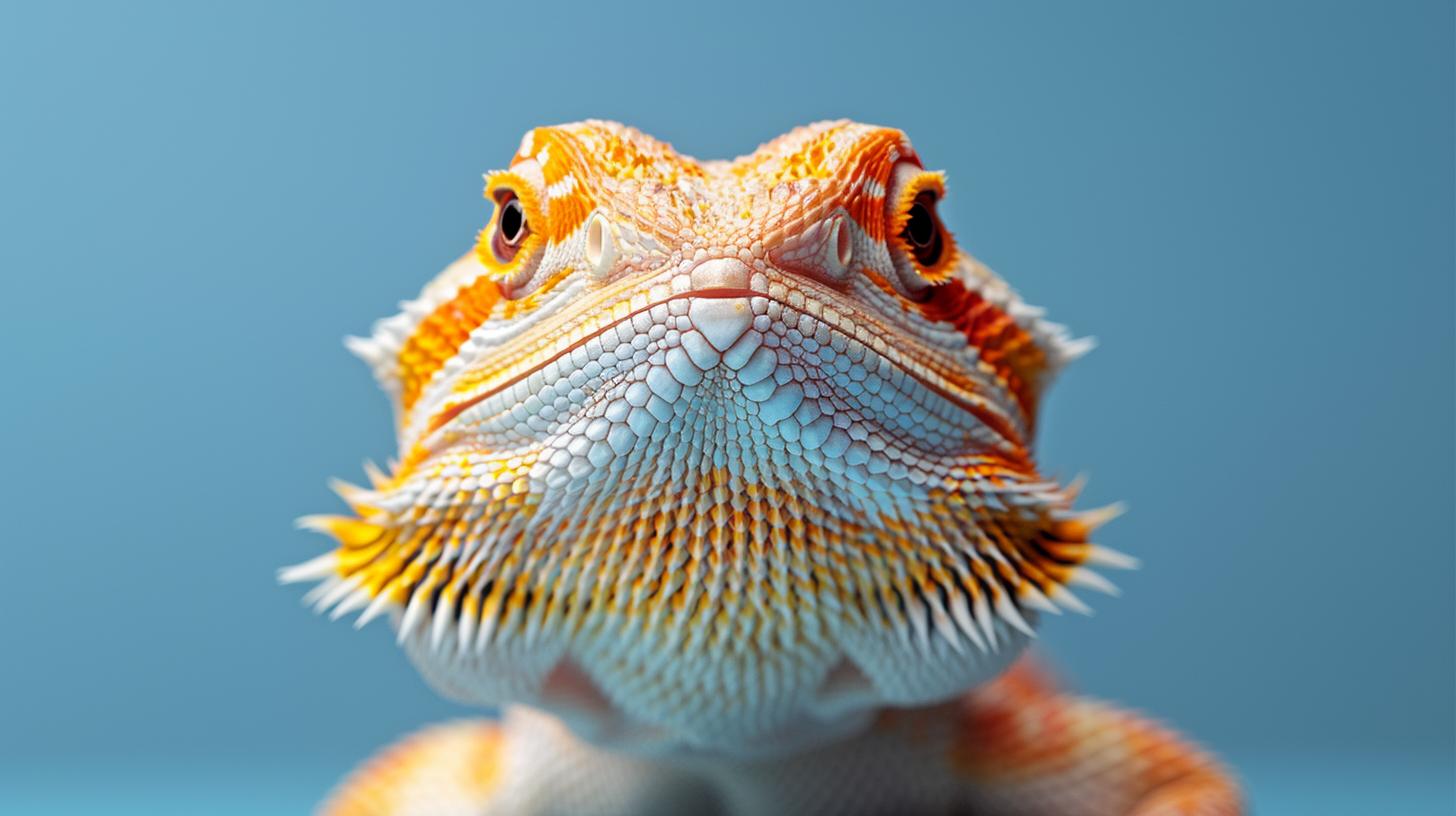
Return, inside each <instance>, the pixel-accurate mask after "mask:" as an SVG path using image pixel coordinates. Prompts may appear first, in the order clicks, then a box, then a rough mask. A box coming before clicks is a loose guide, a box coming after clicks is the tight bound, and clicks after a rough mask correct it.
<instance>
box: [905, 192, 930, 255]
mask: <svg viewBox="0 0 1456 816" xmlns="http://www.w3.org/2000/svg"><path fill="white" fill-rule="evenodd" d="M905 237H906V238H909V239H910V243H912V244H914V245H915V246H918V247H924V246H930V241H931V239H933V238H935V218H934V217H933V216H931V214H930V208H928V207H926V206H925V202H923V201H921V200H920V199H916V200H915V203H914V204H913V205H911V207H910V220H909V221H907V222H906V223H905Z"/></svg>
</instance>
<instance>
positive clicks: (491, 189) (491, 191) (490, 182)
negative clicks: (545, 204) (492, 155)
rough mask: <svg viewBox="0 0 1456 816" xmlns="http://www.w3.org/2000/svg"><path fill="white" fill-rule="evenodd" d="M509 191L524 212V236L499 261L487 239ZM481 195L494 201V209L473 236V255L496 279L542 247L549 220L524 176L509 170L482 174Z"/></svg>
mask: <svg viewBox="0 0 1456 816" xmlns="http://www.w3.org/2000/svg"><path fill="white" fill-rule="evenodd" d="M510 194H514V195H515V197H516V199H517V200H518V201H520V202H521V208H522V210H524V212H525V214H526V237H525V239H524V240H522V241H521V243H520V246H519V247H517V248H516V252H515V255H513V256H512V257H511V258H510V259H509V260H505V261H502V260H501V259H499V258H497V257H496V256H495V250H493V249H492V248H491V239H492V238H493V237H494V235H495V230H496V221H497V219H498V217H499V216H498V211H499V210H500V206H501V204H502V203H503V202H504V201H505V200H506V198H507V197H508V195H510ZM485 198H486V199H487V200H489V201H493V202H495V210H493V211H492V212H491V214H490V223H488V224H487V225H486V226H485V228H484V229H482V230H481V231H480V234H479V235H478V236H477V237H476V240H475V255H476V257H477V258H479V259H480V263H481V265H482V266H484V267H485V268H486V269H488V270H490V272H491V274H493V275H494V276H495V277H496V278H497V279H498V280H500V279H504V278H506V277H507V276H509V275H510V273H511V272H512V271H513V270H515V269H517V268H519V267H520V266H521V265H522V264H524V263H528V262H529V261H530V260H531V259H532V258H533V257H534V256H535V254H536V253H537V252H539V251H540V250H542V249H544V248H545V244H546V241H547V229H548V227H549V224H548V219H547V216H546V211H545V210H543V209H542V207H541V199H540V198H539V197H538V196H537V194H536V188H535V187H534V186H533V185H532V184H530V182H528V181H527V180H526V179H525V178H523V177H522V176H520V175H517V174H516V173H513V172H511V171H509V170H498V171H496V172H494V173H491V174H490V175H489V176H487V177H486V182H485Z"/></svg>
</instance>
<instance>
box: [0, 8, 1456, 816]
mask: <svg viewBox="0 0 1456 816" xmlns="http://www.w3.org/2000/svg"><path fill="white" fill-rule="evenodd" d="M1452 32H1453V14H1452V8H1451V5H1450V4H1449V3H1439V2H1432V3H1421V2H1399V3H1374V2H1370V3H1357V4H1349V3H1309V4H1293V3H1275V4H1271V3H1217V4H1214V3H1209V4H1202V5H1195V4H1191V3H1165V2H1143V3H1116V4H1110V5H1108V4H1090V3H1063V4H1013V3H999V4H977V5H971V4H964V5H962V4H957V5H945V6H932V7H919V6H916V7H911V6H909V5H908V4H907V5H893V6H892V5H886V6H879V7H871V6H855V5H851V4H847V3H834V4H829V5H824V6H821V7H818V8H809V7H802V8H801V7H799V6H797V5H790V4H785V3H772V4H768V5H764V6H752V5H749V4H743V3H733V4H722V5H719V6H716V7H704V8H702V9H699V10H694V9H693V8H690V7H687V6H677V5H661V6H655V7H654V6H645V5H644V6H638V5H632V4H624V3H605V4H597V5H590V6H583V7H572V6H568V5H563V4H560V3H557V4H553V5H552V6H551V7H549V8H548V7H545V6H539V7H538V6H535V5H533V4H530V3H503V4H488V5H487V4H483V3H482V4H479V5H478V6H437V5H434V4H416V5H411V6H409V7H408V8H406V7H405V4H400V5H399V7H394V6H390V5H366V4H356V3H350V4H340V5H337V6H330V5H324V4H309V5H307V7H305V5H304V4H293V3H288V4H263V3H247V4H232V5H231V6H227V7H225V6H212V4H186V5H183V4H177V5H164V4H154V3H142V4H125V5H123V4H108V5H73V4H69V3H51V4H26V7H21V4H8V5H7V6H6V7H5V9H4V10H3V11H0V104H3V110H4V112H3V123H0V224H3V240H0V275H3V281H4V284H3V289H0V293H3V297H0V304H3V306H0V309H3V315H4V316H3V319H0V341H3V344H4V345H3V348H4V365H3V371H4V377H5V386H4V389H3V390H4V394H5V398H4V399H3V401H0V443H3V453H4V461H5V468H4V470H3V472H0V502H3V510H4V519H5V521H4V528H3V529H4V532H3V533H0V535H3V541H4V558H3V565H4V566H3V570H0V576H3V577H0V586H3V591H0V604H3V619H4V625H5V634H4V658H3V669H0V810H4V811H6V812H14V813H20V812H25V813H31V812H49V811H54V812H89V811H91V810H93V809H96V810H103V809H104V810H108V811H118V810H119V811H121V812H126V811H127V810H128V809H133V810H134V811H135V812H143V813H167V812H176V813H194V812H208V813H222V812H237V813H286V812H302V811H304V810H305V809H306V808H307V807H309V806H310V804H311V803H312V802H314V801H316V799H317V798H318V797H319V796H320V795H321V794H322V793H323V792H324V791H325V790H326V789H327V788H328V787H329V786H330V785H332V784H333V782H334V781H335V780H336V779H337V778H338V776H339V775H341V774H342V773H343V772H344V771H345V770H346V769H348V768H349V767H350V766H351V765H352V764H353V763H355V762H356V761H358V760H360V759H362V758H363V757H364V756H366V755H367V754H368V753H369V752H371V751H372V750H373V749H375V748H377V747H379V746H380V745H382V744H383V743H385V742H386V741H388V740H391V739H393V738H395V737H397V736H398V735H400V734H402V733H404V732H406V731H409V730H410V729H413V728H415V727H417V726H419V725H421V724H424V723H427V722H430V721H435V720H440V719H442V718H448V717H455V716H461V715H465V714H468V713H469V712H467V711H466V710H464V709H461V708H458V707H455V706H452V705H450V704H448V703H445V702H443V701H441V700H439V699H437V698H436V697H435V696H434V695H433V694H432V693H430V692H429V691H428V690H427V689H426V688H425V687H424V685H423V683H422V682H421V681H420V680H419V679H418V678H417V677H416V675H415V673H414V671H413V670H412V669H411V668H410V667H409V666H408V665H407V664H406V662H405V660H404V658H403V656H402V655H401V654H399V653H398V652H397V651H396V650H395V649H394V647H393V646H392V645H391V638H390V637H389V634H388V632H387V631H386V628H385V627H384V626H382V625H378V624H376V625H374V626H372V627H370V628H369V629H367V630H365V631H364V632H362V633H355V632H353V631H352V630H351V629H350V628H349V627H348V626H347V625H344V624H330V623H328V622H327V621H326V620H324V619H320V618H317V617H315V616H313V615H311V614H309V613H308V612H306V611H305V610H304V609H302V608H300V606H299V604H298V597H299V595H300V591H299V590H297V589H295V588H284V589H280V588H279V587H277V586H275V584H274V577H273V571H274V568H275V567H278V566H279V565H283V564H291V563H295V562H298V561H302V560H304V559H306V558H308V557H310V556H312V555H314V554H316V553H317V552H320V551H321V548H323V547H324V546H325V542H324V540H323V539H320V538H316V537H312V536H310V535H308V534H305V533H300V532H296V531H294V530H293V529H292V527H291V524H292V519H293V518H294V517H295V516H298V515H301V514H305V513H310V512H319V511H328V510H331V509H336V508H337V507H338V504H337V501H336V499H334V498H333V497H332V495H331V494H329V493H328V491H327V490H326V488H325V480H326V478H327V477H330V476H343V477H346V478H350V479H358V478H360V477H361V472H360V463H361V461H362V460H363V459H365V458H366V457H367V458H372V459H375V460H378V461H382V460H384V459H385V458H387V457H388V456H389V455H390V454H391V453H392V451H391V422H390V418H389V414H388V409H387V406H386V403H385V400H384V398H383V396H382V395H380V394H379V393H378V392H377V391H376V389H375V387H374V384H373V383H372V381H371V379H370V377H369V375H368V373H367V372H366V370H365V368H364V366H363V365H362V364H360V363H358V362H357V361H355V360H353V359H352V358H350V357H349V356H348V355H347V354H346V353H345V352H344V350H343V349H342V347H341V345H340V338H341V337H342V336H343V335H345V334H347V333H362V332H365V331H367V329H368V327H369V325H370V323H371V322H372V321H373V320H374V319H375V318H378V317H383V316H385V315H388V314H391V313H392V312H393V311H394V308H395V303H396V302H397V301H398V300H400V299H401V298H404V297H408V296H412V295H413V294H414V293H415V292H416V291H417V289H418V288H419V286H420V285H421V284H422V283H423V282H424V281H425V280H426V279H427V278H428V277H429V276H431V275H432V274H434V272H435V271H436V270H437V269H438V268H440V267H442V266H443V265H444V264H445V263H446V262H448V261H449V260H451V259H452V258H454V257H455V256H456V255H458V254H459V253H460V252H461V251H462V250H463V249H464V248H465V247H467V246H468V245H469V242H470V241H471V239H472V236H473V234H474V232H475V230H476V229H477V228H478V227H479V226H480V224H481V223H482V221H483V219H484V218H485V217H486V215H487V207H486V205H485V203H484V202H483V201H482V200H481V197H480V187H481V182H480V173H481V172H482V171H485V170H488V169H492V168H496V167H499V166H501V165H502V164H504V163H505V162H507V161H508V159H509V157H510V155H511V153H512V152H513V150H514V148H515V147H516V144H517V142H518V140H519V138H520V136H521V134H522V133H523V132H524V131H525V130H527V129H528V128H530V127H532V126H534V125H538V124H549V123H556V122H561V121H569V120H574V119H580V118H585V117H589V116H595V117H608V118H615V119H619V120H622V121H625V122H628V123H631V124H635V125H637V126H638V127H641V128H643V129H644V130H646V131H647V132H649V133H652V134H655V135H657V136H659V137H661V138H663V139H666V140H669V141H671V142H672V143H673V144H675V145H676V146H677V147H678V148H680V149H681V150H684V151H686V152H689V153H692V154H694V155H698V156H703V157H724V156H731V155H736V154H739V153H743V152H747V151H749V150H751V149H752V148H753V147H754V146H755V145H757V144H758V143H760V142H761V141H764V140H766V139H769V138H771V137H773V136H775V135H777V134H778V133H780V132H782V131H785V130H787V129H789V128H790V127H792V126H794V125H797V124H801V123H805V122H809V121H813V120H816V119H821V118H831V117H842V116H843V117H852V118H856V119H860V120H865V121H870V122H875V123H882V124H890V125H895V126H898V127H901V128H904V129H905V130H906V131H908V132H909V133H910V135H911V136H912V138H913V139H914V140H915V144H916V146H917V148H918V149H919V151H920V153H921V154H922V156H923V157H925V159H926V161H927V163H928V164H930V165H933V166H936V167H940V168H944V169H946V170H947V171H948V172H949V175H950V179H951V186H952V195H951V199H950V202H949V204H950V213H949V215H948V220H949V222H950V224H951V226H952V228H953V229H955V230H956V231H957V233H958V235H959V237H960V240H961V241H962V243H963V244H964V245H965V246H967V247H969V248H970V249H972V251H974V252H976V253H977V254H978V255H979V256H981V257H982V258H983V259H985V260H986V261H987V262H989V263H990V264H992V265H993V266H994V267H996V268H997V269H998V270H999V271H1000V272H1001V273H1002V274H1003V275H1005V276H1006V277H1007V278H1008V279H1009V280H1010V281H1011V282H1012V283H1013V284H1014V285H1015V286H1017V287H1018V288H1019V289H1020V290H1021V291H1022V292H1023V294H1024V295H1026V297H1027V298H1028V299H1029V300H1030V301H1032V302H1034V303H1037V304H1040V305H1044V306H1047V307H1049V308H1050V311H1051V314H1052V315H1053V317H1055V318H1057V319H1060V320H1062V321H1064V322H1067V323H1069V324H1070V325H1071V326H1072V327H1073V328H1074V329H1075V330H1077V331H1078V332H1080V333H1090V334H1095V335H1096V336H1097V337H1098V338H1099V340H1100V341H1101V345H1100V348H1099V349H1098V351H1096V352H1095V353H1094V354H1093V355H1091V356H1090V357H1088V358H1086V359H1085V360H1083V361H1081V362H1079V363H1078V364H1076V365H1075V366H1074V367H1072V368H1071V369H1070V370H1069V371H1068V373H1067V374H1066V376H1065V378H1064V379H1063V381H1062V382H1061V383H1060V384H1059V385H1058V386H1057V387H1056V388H1055V389H1054V390H1053V391H1052V393H1051V396H1050V402H1049V406H1048V409H1047V414H1046V417H1047V421H1046V424H1045V428H1044V435H1043V438H1042V440H1041V448H1040V451H1041V453H1040V456H1041V460H1042V461H1043V463H1044V464H1045V465H1046V467H1047V469H1048V470H1050V471H1052V472H1054V473H1057V474H1060V475H1062V476H1064V477H1066V476H1071V475H1074V474H1076V473H1078V472H1081V471H1084V470H1085V471H1087V472H1089V473H1091V474H1092V476H1093V479H1092V481H1091V485H1090V488H1089V490H1088V505H1089V506H1091V505H1095V504H1098V503H1102V502H1106V501H1112V500H1117V499H1124V500H1127V501H1128V502H1129V504H1130V508H1131V512H1129V513H1128V514H1127V515H1126V516H1125V517H1123V518H1122V519H1120V520H1118V521H1117V522H1116V523H1115V524H1114V525H1113V526H1111V527H1110V528H1108V529H1107V531H1106V532H1105V535H1104V537H1103V538H1104V540H1105V542H1106V543H1108V544H1111V545H1114V546H1116V547H1118V548H1120V549H1123V550H1126V551H1129V552H1132V553H1135V554H1137V555H1138V556H1140V557H1142V558H1143V559H1144V561H1145V567H1144V569H1143V570H1142V571H1140V572H1138V573H1135V574H1130V575H1123V576H1119V578H1120V583H1121V584H1122V586H1123V588H1124V589H1125V591H1126V593H1125V595H1124V597H1123V598H1121V599H1117V600H1112V599H1099V602H1098V604H1097V606H1098V610H1099V611H1098V614H1097V616H1096V617H1095V618H1092V619H1090V620H1089V619H1078V618H1070V619H1054V620H1052V621H1050V623H1049V624H1048V625H1047V627H1046V630H1045V636H1044V638H1043V641H1044V646H1045V649H1046V651H1047V653H1048V654H1049V655H1051V657H1052V659H1053V660H1054V662H1055V664H1056V665H1057V666H1058V667H1059V669H1060V670H1061V671H1062V673H1064V674H1065V675H1066V677H1067V678H1068V681H1069V682H1073V683H1075V685H1076V686H1078V687H1079V688H1082V689H1084V690H1086V691H1087V692H1088V693H1091V694H1095V695H1098V696H1101V697H1107V698H1112V699H1117V700H1121V701H1125V702H1127V703H1129V704H1131V705H1135V706H1137V707H1140V708H1142V709H1144V710H1146V711H1149V712H1151V713H1153V714H1155V715H1157V716H1159V717H1160V718H1163V719H1165V720H1166V721H1168V722H1171V723H1173V724H1175V725H1176V726H1178V727H1179V728H1182V729H1185V730H1187V731H1188V732H1190V733H1191V734H1193V735H1196V736H1197V737H1198V738H1200V739H1201V740H1203V741H1205V742H1206V743H1207V744H1209V745H1211V746H1212V747H1214V748H1215V749H1217V750H1219V751H1220V752H1222V753H1223V754H1224V755H1225V756H1226V757H1228V758H1229V759H1230V760H1231V761H1232V762H1233V763H1234V764H1235V765H1236V766H1237V767H1238V769H1239V770H1240V772H1241V773H1242V774H1243V775H1244V777H1245V778H1246V780H1247V781H1248V783H1249V785H1250V788H1251V791H1252V796H1253V799H1254V802H1255V803H1256V805H1257V806H1259V808H1260V811H1261V812H1262V813H1267V814H1272V813H1316V812H1322V813H1375V812H1385V813H1449V812H1450V810H1449V807H1450V805H1451V802H1452V790H1453V782H1452V753H1453V734H1452V727H1453V718H1456V712H1453V687H1456V678H1453V673H1456V669H1453V641H1456V637H1453V635H1456V633H1453V620H1456V610H1453V585H1452V581H1453V571H1456V565H1453V551H1456V548H1453V522H1452V518H1453V515H1452V503H1453V495H1456V484H1453V412H1456V407H1453V371H1456V360H1453V320H1452V314H1453V227H1452V225H1453V221H1456V212H1453V161H1452V146H1453V90H1456V89H1453V78H1452V75H1453V47H1452V36H1453V34H1452Z"/></svg>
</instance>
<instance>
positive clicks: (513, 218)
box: [500, 198, 526, 244]
mask: <svg viewBox="0 0 1456 816" xmlns="http://www.w3.org/2000/svg"><path fill="white" fill-rule="evenodd" d="M525 229H526V211H525V210H524V209H522V208H521V202H520V201H517V200H516V199H514V198H513V199H511V200H510V201H507V202H506V203H505V204H503V205H501V214H500V230H501V237H502V238H504V239H506V242H507V243H511V244H514V243H515V242H516V241H518V240H520V237H521V233H522V232H524V231H525Z"/></svg>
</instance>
